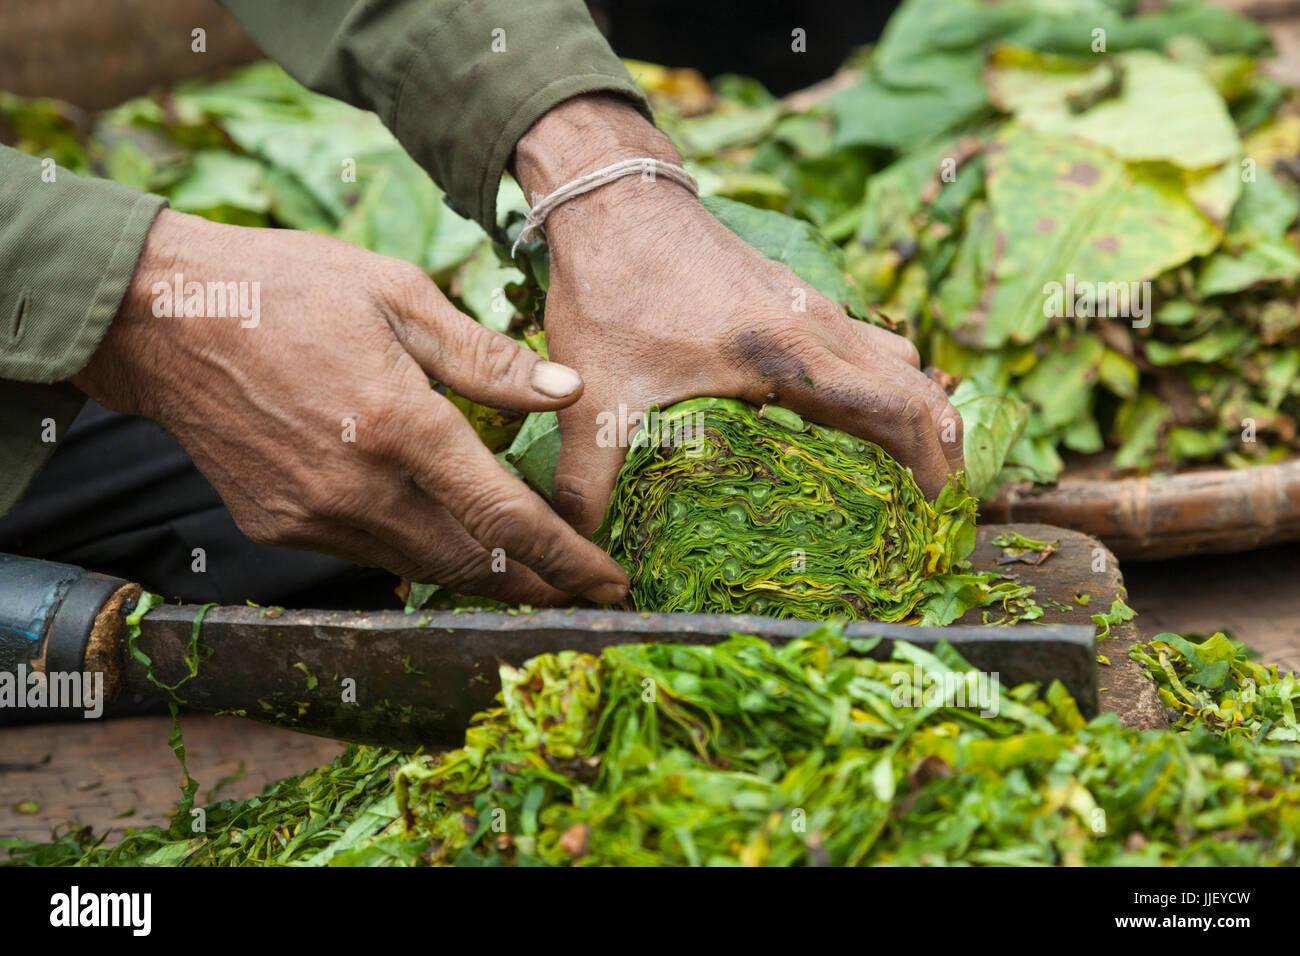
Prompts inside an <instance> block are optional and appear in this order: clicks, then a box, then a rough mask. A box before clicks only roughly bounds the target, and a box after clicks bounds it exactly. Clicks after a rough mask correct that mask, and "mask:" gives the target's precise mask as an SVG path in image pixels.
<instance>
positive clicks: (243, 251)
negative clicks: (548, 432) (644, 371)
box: [73, 211, 627, 603]
mask: <svg viewBox="0 0 1300 956" xmlns="http://www.w3.org/2000/svg"><path fill="white" fill-rule="evenodd" d="M178 275H179V276H182V277H183V279H182V282H185V283H188V282H198V283H209V282H220V283H249V284H250V285H249V286H247V287H245V288H246V290H247V292H246V295H247V299H248V301H251V296H252V290H254V289H255V290H256V292H257V295H258V297H259V299H258V305H259V312H260V314H259V315H258V316H257V319H258V321H257V322H256V324H255V325H254V324H253V323H252V322H251V321H249V320H245V321H242V322H241V319H240V317H238V316H233V317H226V318H221V317H216V316H212V315H205V316H203V317H200V316H190V317H180V316H178V317H171V316H170V315H167V314H164V315H158V314H157V312H158V311H162V312H166V311H168V310H167V309H165V308H163V306H165V305H167V303H166V302H165V301H164V300H163V299H162V298H161V295H162V293H161V287H160V288H159V291H158V293H157V294H156V293H155V286H156V285H159V284H161V285H165V286H168V287H171V286H174V284H175V282H176V277H177V276H178ZM172 305H173V306H178V307H180V310H181V315H183V313H184V310H183V304H182V303H172ZM156 306H158V309H157V310H155V307H156ZM172 314H175V312H174V311H173V313H172ZM430 378H433V379H436V380H437V381H439V382H442V383H445V384H446V385H448V386H449V387H451V388H453V389H454V390H455V391H457V392H459V393H460V394H462V395H465V396H468V397H470V398H472V399H474V400H475V401H478V402H481V403H483V404H486V405H490V406H493V407H495V408H509V409H516V410H521V411H524V410H528V411H534V410H551V409H559V408H562V407H564V406H566V405H568V404H570V403H571V402H573V401H574V400H576V399H577V398H579V397H580V396H581V394H582V389H583V383H582V380H581V379H580V378H579V377H578V375H577V374H575V373H574V372H573V371H572V370H571V369H567V368H565V367H563V366H561V365H556V364H554V363H551V362H544V361H541V360H540V359H539V358H538V357H537V356H536V355H535V354H533V353H532V352H530V351H529V350H528V349H526V348H521V347H520V346H519V345H517V344H516V343H514V342H512V341H511V340H510V339H509V338H507V337H506V336H503V335H499V334H497V333H495V332H491V331H489V330H487V329H485V328H483V327H482V326H481V325H479V324H477V323H475V322H474V321H472V320H471V319H469V318H467V317H466V316H464V315H461V314H460V313H459V312H457V311H456V310H455V309H454V308H453V307H452V306H451V305H450V304H449V303H448V302H447V301H446V299H444V298H443V296H442V294H441V293H440V292H439V291H438V289H437V287H436V286H435V285H434V284H433V282H432V281H430V279H429V278H428V276H426V275H425V274H424V273H423V272H421V271H420V270H419V269H418V268H417V267H415V266H413V265H409V264H408V263H405V262H401V261H398V260H394V259H388V258H385V257H383V256H378V255H374V254H373V253H370V252H366V251H365V250H362V249H358V248H355V247H353V246H350V245H348V244H346V243H343V242H339V241H338V240H335V239H330V238H327V237H324V236H318V235H313V234H309V233H297V232H289V231H280V230H274V231H273V230H263V229H245V228H240V227H235V226H222V225H216V224H213V223H209V222H206V221H204V220H202V219H199V218H198V217H195V216H187V215H183V214H180V213H176V212H171V211H164V212H163V213H162V215H161V216H160V217H159V218H158V220H157V222H156V223H155V224H154V227H153V229H152V231H151V232H150V234H149V239H148V242H147V244H146V248H145V251H144V254H143V256H142V257H141V260H140V263H139V264H138V265H137V267H136V272H135V276H134V278H133V280H132V284H131V287H130V289H129V290H128V292H127V295H126V297H125V299H124V300H123V303H122V306H121V309H120V310H119V313H118V316H117V318H116V319H115V320H114V322H113V325H112V327H111V329H110V330H109V333H108V335H107V337H106V338H105V339H104V341H103V343H102V344H101V345H100V347H99V349H98V351H96V353H95V355H94V356H93V358H92V359H91V362H90V364H89V365H88V366H87V367H86V368H85V369H84V370H83V371H82V372H81V373H80V374H79V375H78V376H76V377H75V378H74V379H73V382H74V383H75V384H76V385H77V386H78V387H80V388H81V389H82V390H83V391H85V392H87V393H88V394H90V395H92V396H93V397H95V398H97V399H98V400H99V401H101V402H102V403H103V404H105V405H107V406H108V407H109V408H112V409H115V410H117V411H121V412H126V413H130V414H138V415H145V416H148V417H150V418H153V419H155V420H157V421H158V422H160V423H161V424H162V425H163V426H164V427H165V428H167V430H168V431H170V432H171V433H172V434H173V435H174V436H175V437H176V438H177V439H178V440H179V441H180V443H181V445H183V446H184V447H185V449H186V451H188V452H189V454H190V456H191V457H192V458H193V459H194V462H195V464H197V465H198V467H199V469H200V470H201V471H202V472H203V474H204V475H206V476H207V478H208V479H209V480H210V481H211V482H212V484H213V486H214V487H215V488H216V490H217V492H218V493H219V494H220V495H221V497H222V499H223V500H224V501H225V502H226V505H227V506H228V507H229V508H230V512H231V514H232V515H233V516H234V518H235V521H236V522H238V524H239V526H240V528H242V529H243V530H244V532H245V533H246V534H248V535H249V536H250V537H251V538H253V539H254V540H256V541H260V542H264V543H268V544H275V545H282V546H286V547H297V548H305V549H309V550H315V551H324V552H326V553H330V554H334V555H337V556H340V557H343V558H346V559H348V560H351V561H354V562H358V563H360V564H366V565H373V566H379V567H384V568H387V569H388V570H390V571H393V572H395V573H397V574H401V575H404V576H406V577H408V578H412V579H414V580H416V581H426V582H429V581H432V582H438V583H441V584H445V585H448V586H450V587H454V588H456V589H457V590H461V591H468V592H473V593H480V594H488V595H490V596H493V597H498V598H501V599H503V600H507V601H512V602H531V603H557V602H560V601H563V600H565V598H566V595H568V594H576V595H582V596H585V597H587V598H589V599H591V600H593V601H597V602H601V603H606V602H614V601H618V600H621V599H622V596H623V595H624V593H625V592H626V585H627V579H626V576H625V575H624V574H623V571H622V569H621V568H620V567H619V566H618V564H617V563H616V562H614V561H613V559H611V558H610V557H608V556H607V555H605V554H604V553H602V552H601V550H600V549H599V548H597V547H596V546H595V545H594V544H592V543H591V542H590V541H587V540H585V539H584V538H583V537H581V536H580V535H578V534H577V533H576V532H575V531H574V530H573V529H572V528H571V527H569V526H568V525H566V524H565V523H564V522H563V521H562V520H561V519H560V518H559V517H557V516H556V515H555V513H554V512H552V511H551V509H550V508H548V507H547V506H546V504H545V503H544V502H543V501H542V500H541V499H540V498H538V497H537V496H536V495H534V494H533V493H532V492H530V491H529V490H528V489H527V488H526V487H525V486H524V485H523V483H521V482H520V481H519V480H518V479H516V478H514V477H513V476H512V475H510V473H509V472H508V471H507V470H506V469H505V468H504V467H503V466H502V465H501V464H500V462H498V461H497V460H496V459H495V458H494V457H493V455H492V454H491V453H490V452H489V451H488V450H487V449H486V448H485V447H484V446H483V445H482V443H481V442H480V441H479V440H478V437H477V436H476V435H475V434H474V431H473V429H472V428H471V427H470V425H469V423H468V422H467V421H466V420H465V419H464V417H463V416H462V415H461V414H460V412H458V411H457V410H456V408H455V407H454V406H453V405H452V404H451V403H450V402H448V401H447V400H446V399H444V398H443V397H441V396H440V395H438V394H437V393H436V392H434V391H433V390H432V389H431V388H430V387H429V379H430ZM497 549H500V550H497ZM503 560H504V567H505V570H504V571H503V572H499V573H498V572H497V571H496V570H494V566H495V568H500V567H501V566H502V564H503Z"/></svg>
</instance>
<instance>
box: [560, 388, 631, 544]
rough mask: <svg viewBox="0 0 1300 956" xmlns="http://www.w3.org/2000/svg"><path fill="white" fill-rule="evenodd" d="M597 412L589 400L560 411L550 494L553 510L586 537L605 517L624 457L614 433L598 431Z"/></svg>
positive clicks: (594, 405) (616, 434)
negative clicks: (556, 456)
mask: <svg viewBox="0 0 1300 956" xmlns="http://www.w3.org/2000/svg"><path fill="white" fill-rule="evenodd" d="M598 412H599V409H598V407H597V403H596V402H594V401H591V400H584V401H581V402H579V403H578V404H577V405H575V406H573V407H572V408H568V409H565V410H564V411H562V412H560V416H559V417H560V439H561V444H560V457H559V461H558V462H557V463H556V467H555V486H554V488H553V490H552V492H551V506H552V507H553V508H554V509H555V511H556V512H557V513H558V514H559V515H560V517H561V518H563V519H564V520H565V521H567V522H569V524H571V525H573V527H574V528H575V529H577V531H578V532H579V533H580V534H583V535H585V536H586V537H588V538H589V537H591V535H592V534H593V533H594V532H595V530H596V529H597V528H598V527H600V522H601V520H602V519H603V518H604V517H605V508H606V507H607V506H608V505H609V498H610V495H611V494H613V492H614V483H615V481H616V480H617V479H618V473H619V469H621V468H622V467H623V461H624V459H626V458H627V445H626V443H624V442H622V441H619V440H618V430H617V429H609V428H601V425H600V422H599V421H598V420H597V416H598ZM610 432H613V433H614V434H613V437H610V435H609V434H608V433H610Z"/></svg>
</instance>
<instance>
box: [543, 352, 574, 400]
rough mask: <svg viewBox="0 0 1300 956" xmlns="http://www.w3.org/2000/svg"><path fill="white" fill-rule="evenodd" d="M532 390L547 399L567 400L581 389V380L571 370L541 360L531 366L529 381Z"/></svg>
mask: <svg viewBox="0 0 1300 956" xmlns="http://www.w3.org/2000/svg"><path fill="white" fill-rule="evenodd" d="M530 381H531V382H532V386H533V389H534V390H535V391H538V392H541V393H542V394H543V395H546V396H547V397H549V398H567V397H568V396H570V395H572V394H573V393H574V392H576V391H577V390H578V389H580V388H582V379H581V378H580V377H579V376H578V373H577V372H575V371H574V370H573V369H571V368H568V367H567V366H564V365H556V364H555V363H554V362H547V361H545V360H542V361H540V362H538V363H537V364H536V365H534V366H533V374H532V378H531V379H530Z"/></svg>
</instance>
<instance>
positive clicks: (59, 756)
mask: <svg viewBox="0 0 1300 956" xmlns="http://www.w3.org/2000/svg"><path fill="white" fill-rule="evenodd" d="M181 727H182V729H183V731H184V734H185V749H186V754H187V758H188V761H189V765H190V770H191V771H192V772H193V774H194V776H195V778H196V779H197V780H198V781H199V784H200V788H199V799H200V802H205V803H206V802H209V801H210V799H212V798H211V797H210V794H211V792H212V788H213V787H214V786H215V785H216V784H217V783H218V781H220V780H222V779H223V778H226V777H229V776H232V775H234V774H236V773H238V771H239V767H240V762H241V761H242V762H243V765H244V775H243V777H241V778H240V779H239V780H237V781H234V782H232V783H230V784H228V785H227V786H225V787H222V788H221V790H220V792H219V793H218V794H217V795H216V798H217V799H224V798H227V797H238V798H243V797H251V796H255V795H256V794H258V793H261V791H262V789H263V788H264V787H265V786H266V785H267V784H268V783H272V782H273V781H275V780H279V779H281V778H283V777H287V776H292V775H293V774H297V773H302V772H303V771H306V770H310V769H311V768H313V767H318V766H320V765H321V764H325V763H328V762H329V761H331V760H333V759H334V756H335V755H336V754H338V753H340V752H341V751H342V750H343V745H342V744H340V743H338V742H337V741H334V740H325V739H323V738H320V737H308V736H306V735H305V734H298V733H294V732H292V731H288V730H280V729H279V728H275V727H266V726H264V725H262V724H258V723H254V722H253V721H251V720H241V719H239V718H237V717H208V716H205V715H198V714H195V715H190V716H183V717H182V718H181ZM170 732H171V718H170V717H126V718H119V719H116V720H111V721H109V720H104V721H99V720H82V721H78V722H76V723H73V722H69V723H62V724H46V725H43V726H31V727H6V728H2V729H0V836H16V837H22V838H25V839H29V840H45V839H49V835H50V831H51V829H52V828H53V827H56V826H60V825H62V824H63V823H65V822H66V821H69V820H75V821H78V822H80V823H82V824H89V825H91V826H93V827H94V828H95V831H96V832H97V833H98V832H102V831H103V830H106V829H109V828H112V829H115V830H117V831H119V833H120V831H121V829H122V828H123V827H126V826H145V825H148V824H155V823H165V822H166V821H167V813H168V811H170V810H172V809H174V808H175V806H176V801H177V800H178V799H179V797H180V791H179V789H178V787H179V784H180V777H181V774H180V765H179V764H178V763H177V762H176V758H175V756H173V754H172V752H171V748H169V747H168V746H167V738H168V735H169V734H170ZM29 800H35V801H36V802H37V803H38V804H39V806H40V809H39V812H38V813H36V814H21V813H17V812H16V811H15V809H14V806H15V804H18V803H20V802H24V801H29ZM131 807H134V808H135V813H134V814H132V815H131V816H129V817H126V818H123V819H116V817H117V815H118V814H121V813H124V812H126V811H127V810H129V809H130V808H131Z"/></svg>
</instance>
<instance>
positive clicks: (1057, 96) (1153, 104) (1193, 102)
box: [987, 50, 1241, 184]
mask: <svg viewBox="0 0 1300 956" xmlns="http://www.w3.org/2000/svg"><path fill="white" fill-rule="evenodd" d="M1111 75H1116V76H1117V82H1116V84H1115V85H1117V86H1118V91H1117V93H1116V95H1114V96H1110V97H1106V98H1103V99H1101V100H1100V102H1097V103H1096V104H1095V105H1092V106H1091V107H1089V108H1087V109H1083V110H1079V109H1077V108H1076V107H1075V105H1074V104H1073V103H1072V102H1071V100H1072V97H1074V96H1075V95H1076V94H1079V93H1081V92H1083V91H1086V90H1087V89H1088V88H1089V87H1097V86H1098V85H1099V84H1102V83H1104V82H1106V80H1107V79H1108V78H1109V77H1110V76H1111ZM987 82H988V86H989V91H990V96H991V98H992V100H993V102H994V103H995V104H996V105H997V106H998V107H999V108H1001V109H1004V110H1006V111H1008V112H1010V113H1012V114H1013V115H1014V116H1015V118H1016V120H1017V122H1019V123H1020V124H1021V125H1022V126H1024V127H1026V128H1028V129H1031V130H1034V131H1035V132H1038V133H1042V134H1044V135H1046V136H1050V137H1061V136H1071V137H1074V138H1077V139H1079V140H1083V141H1085V142H1087V143H1092V144H1095V145H1097V146H1100V147H1102V148H1104V149H1105V150H1107V151H1108V152H1109V153H1111V154H1112V155H1113V156H1117V157H1119V158H1120V159H1123V160H1127V161H1156V160H1159V161H1163V162H1167V163H1171V164H1173V165H1175V166H1181V167H1183V168H1185V169H1192V170H1195V169H1205V168H1208V167H1217V166H1221V165H1222V164H1224V163H1232V164H1233V165H1234V166H1235V164H1236V162H1237V160H1238V159H1240V157H1241V141H1240V140H1239V139H1238V137H1237V128H1236V126H1235V125H1234V124H1233V122H1232V117H1230V116H1229V115H1228V110H1227V107H1226V106H1224V104H1223V100H1222V99H1221V98H1220V97H1219V94H1218V92H1217V91H1216V90H1215V89H1214V87H1213V86H1211V85H1210V83H1209V81H1208V80H1206V79H1205V77H1204V76H1202V74H1201V73H1200V72H1199V71H1197V70H1195V69H1193V68H1191V67H1188V66H1184V65H1182V64H1179V63H1175V62H1174V61H1172V60H1170V59H1168V58H1167V57H1165V56H1162V55H1160V54H1158V53H1149V52H1146V51H1135V52H1132V53H1120V54H1117V55H1115V56H1113V57H1111V58H1108V59H1106V60H1104V61H1102V62H1101V63H1098V62H1097V61H1096V58H1095V57H1093V58H1089V59H1081V60H1078V61H1063V60H1061V59H1060V58H1050V57H1044V56H1041V55H1039V54H1034V53H1028V52H1025V51H1020V50H1002V51H999V52H998V53H997V54H996V55H995V56H994V58H993V61H992V63H991V64H990V67H989V72H988V75H987ZM1076 102H1077V101H1076ZM1235 172H1236V170H1235V169H1234V173H1235ZM1236 182H1237V183H1238V184H1240V179H1239V178H1238V179H1236Z"/></svg>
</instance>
